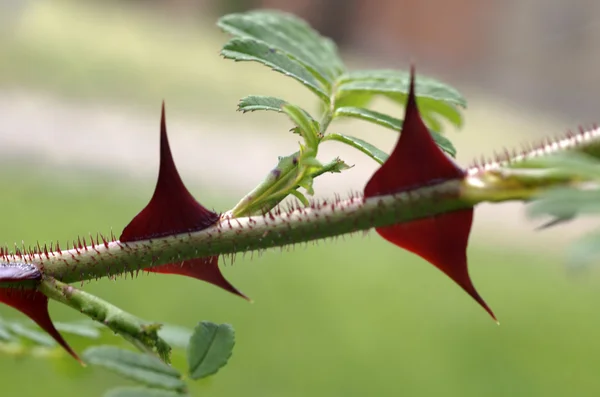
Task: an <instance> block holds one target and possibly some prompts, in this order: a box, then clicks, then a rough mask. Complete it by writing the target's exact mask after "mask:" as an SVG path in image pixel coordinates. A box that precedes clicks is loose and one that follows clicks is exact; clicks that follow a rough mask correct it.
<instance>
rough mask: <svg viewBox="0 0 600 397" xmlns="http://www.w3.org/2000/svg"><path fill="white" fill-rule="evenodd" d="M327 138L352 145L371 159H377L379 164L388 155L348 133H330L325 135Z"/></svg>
mask: <svg viewBox="0 0 600 397" xmlns="http://www.w3.org/2000/svg"><path fill="white" fill-rule="evenodd" d="M327 139H328V140H334V141H338V142H342V143H345V144H347V145H350V146H352V147H353V148H355V149H358V150H360V151H361V152H363V153H365V154H366V155H367V156H369V157H371V158H372V159H373V160H375V161H377V162H378V163H379V164H383V163H384V162H385V161H386V160H387V158H388V157H389V156H388V155H387V153H385V152H384V151H382V150H380V149H378V148H376V147H375V146H373V145H371V144H370V143H369V142H366V141H363V140H362V139H360V138H355V137H353V136H349V135H342V134H337V133H332V134H328V135H327Z"/></svg>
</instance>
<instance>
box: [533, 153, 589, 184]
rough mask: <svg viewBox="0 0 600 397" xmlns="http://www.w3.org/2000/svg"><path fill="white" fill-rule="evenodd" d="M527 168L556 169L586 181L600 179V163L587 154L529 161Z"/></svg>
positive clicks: (571, 154) (548, 157) (542, 157)
mask: <svg viewBox="0 0 600 397" xmlns="http://www.w3.org/2000/svg"><path fill="white" fill-rule="evenodd" d="M524 166H526V167H535V168H556V169H557V170H560V171H561V173H564V174H566V175H571V176H573V177H579V178H582V179H584V180H596V179H600V161H598V160H597V159H596V158H594V157H592V156H590V155H589V154H585V153H578V152H573V151H571V152H562V153H557V154H553V155H550V156H538V157H535V158H532V159H530V160H527V161H526V163H525V165H524Z"/></svg>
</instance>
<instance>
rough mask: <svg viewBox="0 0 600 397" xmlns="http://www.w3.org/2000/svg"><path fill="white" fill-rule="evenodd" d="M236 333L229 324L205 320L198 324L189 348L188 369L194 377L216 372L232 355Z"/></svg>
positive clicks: (197, 377) (199, 377)
mask: <svg viewBox="0 0 600 397" xmlns="http://www.w3.org/2000/svg"><path fill="white" fill-rule="evenodd" d="M234 344H235V333H234V330H233V328H232V327H231V325H229V324H220V325H217V324H214V323H211V322H208V321H203V322H201V323H200V324H198V325H197V326H196V328H195V329H194V334H193V335H192V337H191V338H190V343H189V345H188V349H187V358H188V367H189V369H188V371H189V374H190V377H191V378H192V379H201V378H205V377H207V376H209V375H212V374H214V373H216V372H217V371H218V370H219V369H221V367H223V366H224V365H225V364H227V360H229V357H231V354H232V351H233V345H234Z"/></svg>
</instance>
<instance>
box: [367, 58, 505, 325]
mask: <svg viewBox="0 0 600 397" xmlns="http://www.w3.org/2000/svg"><path fill="white" fill-rule="evenodd" d="M414 80H415V71H414V66H412V67H411V80H410V91H409V95H408V100H407V103H406V110H405V113H406V114H405V118H404V125H403V127H402V133H401V134H400V138H399V139H398V143H397V144H396V147H395V148H394V150H393V152H392V154H391V155H390V157H389V158H388V160H387V161H386V162H385V163H384V164H383V165H382V166H381V167H380V168H379V169H378V170H377V171H376V172H375V174H373V176H372V177H371V180H370V181H369V182H368V183H367V185H366V186H365V191H364V193H365V197H374V196H379V195H384V194H393V193H397V192H400V191H405V190H409V189H411V188H415V187H419V186H424V185H427V184H428V183H431V182H432V181H440V180H451V179H460V178H463V177H464V176H465V171H464V170H462V169H461V168H459V167H458V166H457V165H456V164H455V163H454V162H453V161H452V160H451V159H450V158H449V157H448V156H446V155H445V154H444V152H442V151H441V150H440V149H439V147H438V146H437V145H436V143H435V141H434V140H433V139H432V137H431V134H430V133H429V130H428V129H427V127H426V126H425V124H424V123H423V120H422V119H421V116H420V114H419V110H418V107H417V102H416V97H415V81H414ZM472 221H473V209H472V208H470V209H465V210H460V211H455V212H450V213H446V214H442V215H437V216H433V217H430V218H426V219H420V220H416V221H412V222H408V223H402V224H398V225H393V226H389V227H380V228H377V229H376V230H377V232H378V233H379V234H380V235H381V236H382V237H383V238H385V239H386V240H388V241H390V242H392V243H393V244H395V245H397V246H399V247H401V248H404V249H406V250H408V251H410V252H413V253H415V254H417V255H419V256H420V257H422V258H423V259H425V260H427V261H429V262H430V263H432V264H433V265H434V266H436V267H437V268H438V269H440V270H441V271H442V272H444V273H445V274H446V275H448V276H449V277H450V278H451V279H452V280H454V281H455V282H456V283H457V284H458V285H459V286H461V287H462V288H463V289H464V290H465V291H466V292H467V293H468V294H469V295H470V296H471V297H472V298H473V299H475V301H477V303H479V304H480V305H481V306H482V307H483V308H484V309H485V310H486V311H487V312H488V313H489V314H490V315H491V316H492V318H493V319H494V320H496V317H495V315H494V313H493V312H492V310H491V309H490V308H489V307H488V305H487V304H486V303H485V301H484V300H483V299H482V298H481V296H480V295H479V293H478V292H477V290H476V289H475V287H474V285H473V283H472V282H471V279H470V277H469V272H468V266H467V256H466V249H467V244H468V240H469V233H470V231H471V224H472Z"/></svg>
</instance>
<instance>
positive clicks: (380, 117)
mask: <svg viewBox="0 0 600 397" xmlns="http://www.w3.org/2000/svg"><path fill="white" fill-rule="evenodd" d="M335 117H352V118H357V119H361V120H365V121H370V122H372V123H375V124H379V125H381V126H383V127H387V128H390V129H392V130H394V131H400V130H401V129H402V120H400V119H397V118H395V117H392V116H388V115H387V114H383V113H379V112H376V111H374V110H369V109H363V108H356V107H350V106H347V107H343V108H339V109H336V111H335ZM429 132H430V133H431V135H432V137H433V140H434V141H435V143H436V144H437V145H438V146H439V147H440V149H442V150H443V151H444V152H446V153H448V154H449V155H450V156H452V157H455V156H456V148H455V147H454V145H453V144H452V142H450V140H449V139H448V138H446V137H445V136H443V135H441V134H440V133H438V132H435V131H432V130H431V129H430V130H429ZM360 141H361V142H364V143H367V142H365V141H362V140H360ZM346 143H347V142H346ZM359 150H360V149H359ZM361 151H362V150H361Z"/></svg>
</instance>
